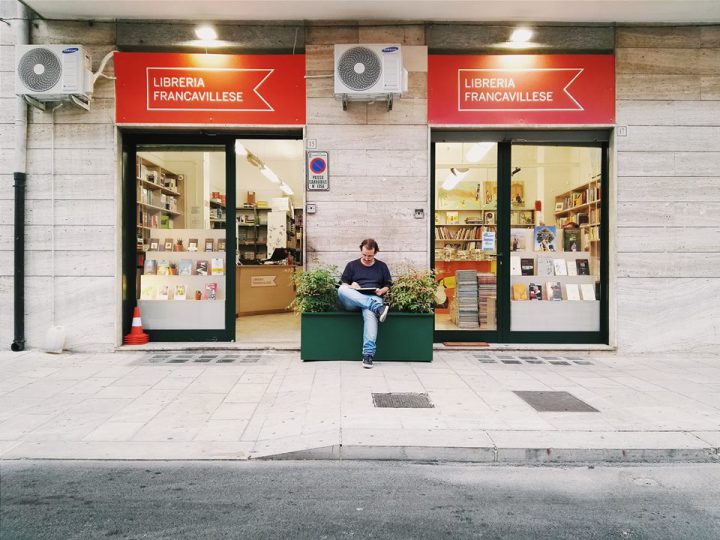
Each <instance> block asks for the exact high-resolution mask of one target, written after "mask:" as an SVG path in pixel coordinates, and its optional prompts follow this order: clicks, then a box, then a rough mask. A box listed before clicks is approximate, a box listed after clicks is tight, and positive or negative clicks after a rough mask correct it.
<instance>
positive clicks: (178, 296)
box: [173, 285, 186, 300]
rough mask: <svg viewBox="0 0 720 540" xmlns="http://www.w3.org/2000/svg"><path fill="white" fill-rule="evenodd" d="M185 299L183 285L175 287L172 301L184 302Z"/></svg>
mask: <svg viewBox="0 0 720 540" xmlns="http://www.w3.org/2000/svg"><path fill="white" fill-rule="evenodd" d="M185 298H186V291H185V285H175V294H174V295H173V300H185Z"/></svg>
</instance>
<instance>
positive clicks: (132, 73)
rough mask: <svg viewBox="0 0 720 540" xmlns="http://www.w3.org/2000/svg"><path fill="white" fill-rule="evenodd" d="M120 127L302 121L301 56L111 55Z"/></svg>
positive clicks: (303, 117) (285, 123) (303, 101)
mask: <svg viewBox="0 0 720 540" xmlns="http://www.w3.org/2000/svg"><path fill="white" fill-rule="evenodd" d="M114 59H115V75H116V77H117V79H116V81H115V93H116V109H115V120H116V122H117V123H118V124H232V125H234V124H263V125H264V124H274V125H295V124H300V125H302V124H304V123H305V57H304V55H229V54H228V55H226V54H178V53H115V55H114Z"/></svg>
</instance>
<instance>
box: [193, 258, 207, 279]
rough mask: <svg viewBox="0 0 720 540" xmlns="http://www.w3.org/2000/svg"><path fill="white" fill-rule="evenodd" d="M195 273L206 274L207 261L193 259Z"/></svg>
mask: <svg viewBox="0 0 720 540" xmlns="http://www.w3.org/2000/svg"><path fill="white" fill-rule="evenodd" d="M195 273H196V274H197V275H198V276H207V275H208V262H207V261H204V260H199V261H195Z"/></svg>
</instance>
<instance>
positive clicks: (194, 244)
mask: <svg viewBox="0 0 720 540" xmlns="http://www.w3.org/2000/svg"><path fill="white" fill-rule="evenodd" d="M187 250H188V251H197V250H198V239H197V238H190V240H188V247H187Z"/></svg>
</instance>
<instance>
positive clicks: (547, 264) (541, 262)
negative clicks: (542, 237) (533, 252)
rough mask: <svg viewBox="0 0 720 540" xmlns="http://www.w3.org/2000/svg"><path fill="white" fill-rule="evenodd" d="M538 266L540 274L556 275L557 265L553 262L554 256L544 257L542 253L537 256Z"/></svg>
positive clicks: (538, 273)
mask: <svg viewBox="0 0 720 540" xmlns="http://www.w3.org/2000/svg"><path fill="white" fill-rule="evenodd" d="M537 266H538V271H537V275H538V276H554V275H555V265H554V263H553V260H552V257H543V256H541V255H539V256H538V258H537Z"/></svg>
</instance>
